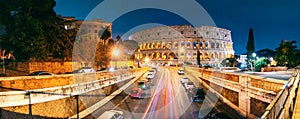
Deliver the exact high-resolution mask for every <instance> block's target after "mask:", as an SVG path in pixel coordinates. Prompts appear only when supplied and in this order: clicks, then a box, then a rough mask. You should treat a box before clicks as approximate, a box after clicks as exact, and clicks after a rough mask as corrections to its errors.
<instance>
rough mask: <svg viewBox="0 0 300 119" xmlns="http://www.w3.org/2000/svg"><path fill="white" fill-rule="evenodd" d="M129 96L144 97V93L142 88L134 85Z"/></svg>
mask: <svg viewBox="0 0 300 119" xmlns="http://www.w3.org/2000/svg"><path fill="white" fill-rule="evenodd" d="M129 96H130V97H131V98H139V99H140V98H144V97H145V93H144V92H143V90H142V89H141V88H138V87H135V88H133V89H132V90H131V92H130V94H129Z"/></svg>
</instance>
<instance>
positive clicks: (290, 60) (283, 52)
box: [274, 40, 299, 67]
mask: <svg viewBox="0 0 300 119" xmlns="http://www.w3.org/2000/svg"><path fill="white" fill-rule="evenodd" d="M294 44H296V41H283V40H282V42H281V43H280V45H279V47H278V48H276V54H275V58H274V59H275V60H276V61H277V62H278V65H281V66H288V67H294V66H297V65H299V58H298V57H297V56H298V55H297V50H296V48H297V46H296V45H294Z"/></svg>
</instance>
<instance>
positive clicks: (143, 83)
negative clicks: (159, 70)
mask: <svg viewBox="0 0 300 119" xmlns="http://www.w3.org/2000/svg"><path fill="white" fill-rule="evenodd" d="M137 84H138V87H139V88H141V89H143V90H147V89H149V88H150V85H149V82H148V80H147V79H142V80H140V81H138V82H137Z"/></svg>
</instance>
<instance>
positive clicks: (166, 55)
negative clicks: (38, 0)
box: [135, 51, 233, 60]
mask: <svg viewBox="0 0 300 119" xmlns="http://www.w3.org/2000/svg"><path fill="white" fill-rule="evenodd" d="M135 57H136V58H138V59H144V58H146V57H147V58H149V59H151V60H173V59H183V60H184V59H196V58H197V52H196V51H195V52H186V53H183V52H176V53H174V52H141V53H137V54H135ZM230 57H233V53H227V52H203V51H201V52H200V59H201V60H222V59H225V58H230Z"/></svg>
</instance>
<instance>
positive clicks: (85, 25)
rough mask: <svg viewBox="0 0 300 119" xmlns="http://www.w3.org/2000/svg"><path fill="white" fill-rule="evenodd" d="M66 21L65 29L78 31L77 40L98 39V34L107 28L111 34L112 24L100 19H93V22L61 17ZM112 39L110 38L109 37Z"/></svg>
mask: <svg viewBox="0 0 300 119" xmlns="http://www.w3.org/2000/svg"><path fill="white" fill-rule="evenodd" d="M63 19H64V20H65V21H66V24H65V29H74V28H77V29H79V32H78V35H77V38H81V39H83V38H84V39H90V40H95V39H100V38H99V35H98V34H99V32H103V31H104V30H105V29H106V28H108V30H109V32H110V33H112V23H111V22H104V21H102V19H93V20H84V21H82V20H76V19H75V17H63ZM110 38H112V36H111V37H110Z"/></svg>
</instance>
